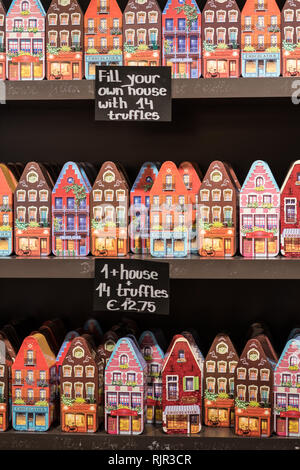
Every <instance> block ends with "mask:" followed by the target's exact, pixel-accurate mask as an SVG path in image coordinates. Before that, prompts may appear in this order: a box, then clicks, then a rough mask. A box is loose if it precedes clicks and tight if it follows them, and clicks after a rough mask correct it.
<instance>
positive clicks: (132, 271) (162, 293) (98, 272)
mask: <svg viewBox="0 0 300 470" xmlns="http://www.w3.org/2000/svg"><path fill="white" fill-rule="evenodd" d="M169 297H170V296H169V264H168V263H159V262H153V261H143V260H134V259H130V260H127V259H124V260H119V259H118V260H116V259H95V281H94V310H96V311H110V312H117V311H119V312H128V313H129V312H131V313H135V312H141V313H153V314H161V315H168V314H169Z"/></svg>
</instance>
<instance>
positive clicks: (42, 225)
mask: <svg viewBox="0 0 300 470" xmlns="http://www.w3.org/2000/svg"><path fill="white" fill-rule="evenodd" d="M52 187H53V184H52V181H51V179H50V176H49V174H48V172H47V170H46V169H45V167H44V166H43V165H42V164H39V163H36V162H29V163H27V165H26V166H25V168H24V171H23V173H22V175H21V177H20V180H19V182H18V185H17V187H16V190H15V194H14V231H15V252H16V254H17V255H18V256H47V255H49V254H50V252H51V245H50V242H51V191H52Z"/></svg>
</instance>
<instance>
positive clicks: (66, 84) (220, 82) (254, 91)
mask: <svg viewBox="0 0 300 470" xmlns="http://www.w3.org/2000/svg"><path fill="white" fill-rule="evenodd" d="M295 80H296V79H295V78H294V77H276V78H262V77H260V78H238V79H234V78H232V79H230V78H211V79H209V78H208V79H204V78H200V79H173V80H172V98H173V99H192V98H193V99H198V98H200V99H201V98H280V97H281V98H283V97H291V95H292V93H293V92H294V91H295V89H296V88H298V87H296V88H292V84H293V82H294V81H295ZM4 83H5V87H6V100H28V101H31V100H93V99H94V86H95V85H94V80H49V81H48V80H40V81H5V82H4Z"/></svg>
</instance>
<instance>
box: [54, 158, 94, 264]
mask: <svg viewBox="0 0 300 470" xmlns="http://www.w3.org/2000/svg"><path fill="white" fill-rule="evenodd" d="M91 189H92V188H91V185H90V183H89V181H88V179H87V177H86V174H85V172H84V170H83V169H82V168H81V167H80V165H78V164H77V163H74V162H67V163H65V164H64V166H63V168H62V170H61V172H60V174H59V177H58V180H57V181H56V183H55V186H54V188H53V191H52V233H53V237H52V251H53V254H55V255H56V256H86V255H88V253H89V251H90V237H89V232H90V217H89V215H90V208H89V198H90V191H91Z"/></svg>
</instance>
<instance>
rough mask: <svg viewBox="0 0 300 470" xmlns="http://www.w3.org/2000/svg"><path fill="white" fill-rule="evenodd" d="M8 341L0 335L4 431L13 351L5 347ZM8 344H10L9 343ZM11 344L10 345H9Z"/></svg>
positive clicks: (1, 421)
mask: <svg viewBox="0 0 300 470" xmlns="http://www.w3.org/2000/svg"><path fill="white" fill-rule="evenodd" d="M7 343H8V344H9V341H8V340H7V339H6V338H4V337H3V335H2V334H1V336H0V431H6V429H7V428H8V425H9V422H10V416H11V406H10V405H11V366H12V363H13V361H14V359H15V356H14V351H13V349H12V348H11V349H10V352H9V351H8V348H7ZM9 345H10V344H9ZM10 346H11V345H10Z"/></svg>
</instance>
